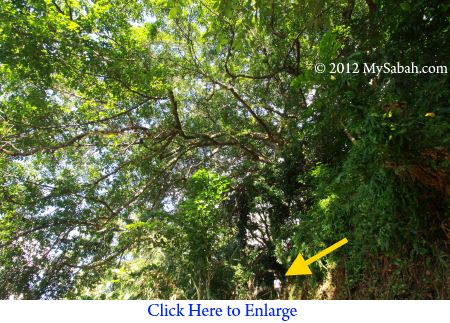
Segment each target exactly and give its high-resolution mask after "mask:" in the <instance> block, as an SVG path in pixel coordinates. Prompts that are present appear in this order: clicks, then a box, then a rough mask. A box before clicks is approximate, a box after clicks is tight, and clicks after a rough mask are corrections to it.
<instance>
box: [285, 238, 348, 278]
mask: <svg viewBox="0 0 450 323" xmlns="http://www.w3.org/2000/svg"><path fill="white" fill-rule="evenodd" d="M347 242H348V240H347V238H344V239H342V240H341V241H338V242H336V243H335V244H334V245H332V246H330V247H328V248H326V249H324V250H322V251H321V252H319V253H318V254H316V255H315V256H313V257H311V258H309V259H308V260H305V259H303V257H302V255H301V254H299V255H298V256H297V258H295V260H294V262H293V263H292V265H291V267H289V270H288V271H287V273H286V276H296V275H311V274H312V272H311V270H310V269H309V267H308V266H309V265H311V264H312V263H313V262H314V261H317V260H319V259H320V258H322V257H323V256H326V255H328V254H329V253H330V252H332V251H334V250H336V249H337V248H339V247H342V246H343V245H345V244H346V243H347Z"/></svg>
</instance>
